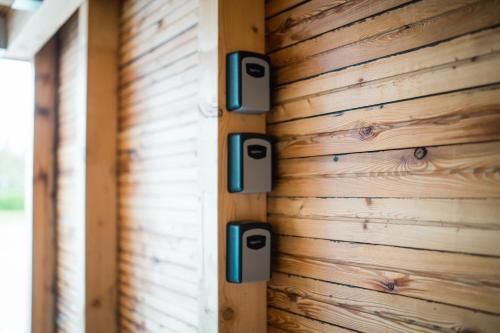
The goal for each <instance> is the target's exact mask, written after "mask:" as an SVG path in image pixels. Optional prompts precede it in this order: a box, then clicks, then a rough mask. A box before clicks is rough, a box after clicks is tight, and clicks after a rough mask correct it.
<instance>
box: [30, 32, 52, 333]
mask: <svg viewBox="0 0 500 333" xmlns="http://www.w3.org/2000/svg"><path fill="white" fill-rule="evenodd" d="M34 70H35V110H34V114H35V124H34V141H33V142H34V147H33V202H32V205H33V206H32V214H33V229H32V230H33V231H32V233H33V245H32V246H33V254H32V257H33V259H32V267H33V268H32V273H31V274H32V282H31V285H32V287H31V288H32V289H31V293H32V301H31V302H32V305H31V309H32V310H31V322H32V324H31V326H32V332H33V333H52V332H54V331H55V315H56V295H55V293H54V289H55V281H56V232H55V230H56V225H55V223H56V189H55V180H56V171H57V170H56V166H57V164H56V151H55V147H56V128H57V123H56V120H57V76H58V73H57V37H54V38H52V39H51V40H50V41H49V42H48V43H47V44H46V45H45V46H44V47H43V48H42V49H41V50H40V51H39V52H38V53H37V55H36V56H35V62H34Z"/></svg>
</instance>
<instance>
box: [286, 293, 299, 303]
mask: <svg viewBox="0 0 500 333" xmlns="http://www.w3.org/2000/svg"><path fill="white" fill-rule="evenodd" d="M288 299H290V302H292V303H297V294H293V293H292V294H288Z"/></svg>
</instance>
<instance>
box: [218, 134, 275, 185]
mask: <svg viewBox="0 0 500 333" xmlns="http://www.w3.org/2000/svg"><path fill="white" fill-rule="evenodd" d="M228 161H229V163H228V191H229V192H231V193H258V192H271V190H272V176H273V175H272V174H273V147H272V143H271V137H270V136H268V135H265V134H257V133H233V134H229V137H228Z"/></svg>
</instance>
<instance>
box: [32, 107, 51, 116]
mask: <svg viewBox="0 0 500 333" xmlns="http://www.w3.org/2000/svg"><path fill="white" fill-rule="evenodd" d="M35 113H36V115H37V116H41V117H48V116H49V109H47V108H45V107H43V106H37V107H36V108H35Z"/></svg>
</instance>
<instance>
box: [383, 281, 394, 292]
mask: <svg viewBox="0 0 500 333" xmlns="http://www.w3.org/2000/svg"><path fill="white" fill-rule="evenodd" d="M385 287H386V288H387V289H388V290H390V291H394V288H395V287H396V284H395V283H394V281H389V282H387V283H386V284H385Z"/></svg>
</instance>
